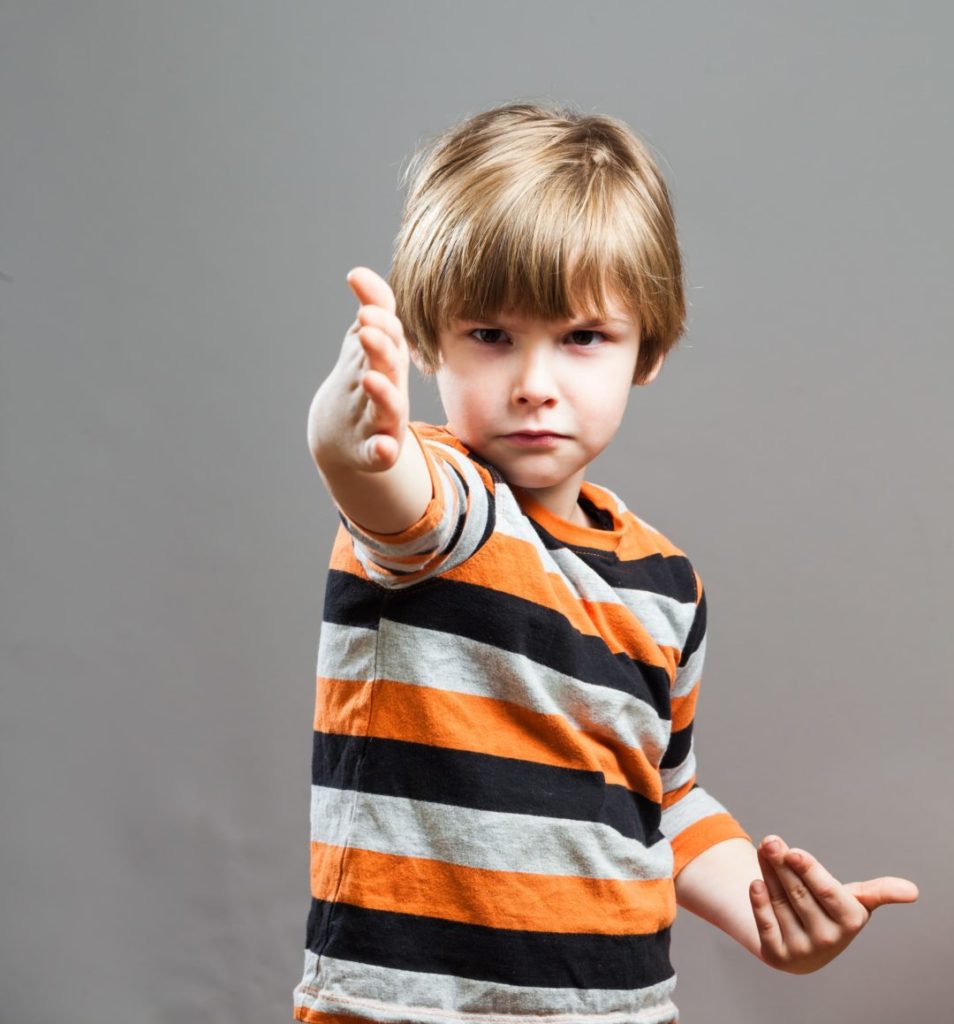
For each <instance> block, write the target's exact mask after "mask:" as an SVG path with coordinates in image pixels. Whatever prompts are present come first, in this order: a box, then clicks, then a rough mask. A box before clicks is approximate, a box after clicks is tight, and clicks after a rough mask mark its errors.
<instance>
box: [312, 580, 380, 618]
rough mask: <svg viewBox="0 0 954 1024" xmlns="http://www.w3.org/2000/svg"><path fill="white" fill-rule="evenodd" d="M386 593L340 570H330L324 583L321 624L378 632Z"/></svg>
mask: <svg viewBox="0 0 954 1024" xmlns="http://www.w3.org/2000/svg"><path fill="white" fill-rule="evenodd" d="M387 597H388V591H386V590H385V589H384V588H383V587H381V586H379V585H378V584H376V583H372V582H371V581H370V580H366V579H364V578H363V577H361V576H355V575H354V573H350V572H344V571H343V570H341V569H329V570H328V576H327V579H326V581H325V604H324V610H323V611H322V620H323V621H324V622H334V623H338V624H340V625H344V626H360V627H361V628H362V629H377V628H378V623H379V622H380V620H381V612H382V610H383V609H384V603H385V601H386V600H387Z"/></svg>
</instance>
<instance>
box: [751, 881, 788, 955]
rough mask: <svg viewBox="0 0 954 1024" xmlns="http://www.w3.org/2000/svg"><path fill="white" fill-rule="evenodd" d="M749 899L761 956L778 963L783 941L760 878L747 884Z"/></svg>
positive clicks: (766, 890) (783, 953) (764, 886)
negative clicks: (757, 933) (757, 932)
mask: <svg viewBox="0 0 954 1024" xmlns="http://www.w3.org/2000/svg"><path fill="white" fill-rule="evenodd" d="M749 901H750V902H751V904H752V913H753V914H754V916H755V926H756V928H758V931H759V941H760V942H761V944H762V956H763V958H764V959H765V960H766V961H767V962H769V963H778V962H780V961H781V960H783V959H784V957H785V942H784V940H783V938H782V930H781V928H779V924H778V918H777V917H776V916H775V910H774V908H773V907H772V899H771V897H770V896H769V890H768V886H767V885H766V884H765V882H764V881H762V880H761V879H756V880H755V881H754V882H752V883H751V885H749Z"/></svg>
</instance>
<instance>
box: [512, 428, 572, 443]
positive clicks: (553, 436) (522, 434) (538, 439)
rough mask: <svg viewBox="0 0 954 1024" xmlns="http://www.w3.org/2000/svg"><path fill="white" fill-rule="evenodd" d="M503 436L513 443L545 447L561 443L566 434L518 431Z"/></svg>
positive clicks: (549, 431)
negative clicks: (556, 442)
mask: <svg viewBox="0 0 954 1024" xmlns="http://www.w3.org/2000/svg"><path fill="white" fill-rule="evenodd" d="M503 436H504V439H505V440H507V441H513V442H514V443H515V444H528V445H544V444H552V443H553V442H554V441H559V440H560V439H561V438H564V437H566V434H558V433H557V432H556V431H555V430H517V431H514V432H513V433H512V434H504V435H503Z"/></svg>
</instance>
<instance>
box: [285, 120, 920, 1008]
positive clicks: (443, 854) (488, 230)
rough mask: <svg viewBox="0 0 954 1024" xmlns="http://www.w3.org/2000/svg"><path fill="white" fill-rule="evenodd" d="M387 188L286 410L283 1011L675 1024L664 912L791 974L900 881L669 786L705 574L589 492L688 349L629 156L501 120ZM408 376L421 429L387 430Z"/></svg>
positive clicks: (676, 766) (403, 413) (590, 137)
mask: <svg viewBox="0 0 954 1024" xmlns="http://www.w3.org/2000/svg"><path fill="white" fill-rule="evenodd" d="M409 177H410V178H411V185H410V189H409V191H408V195H407V200H406V204H405V210H404V217H403V222H402V228H401V232H400V234H399V236H398V239H397V243H396V246H395V253H394V260H393V265H392V270H391V274H390V285H389V284H388V283H387V282H385V281H384V280H383V279H382V278H381V277H379V276H378V275H377V274H375V273H374V272H373V271H371V270H369V269H367V268H363V267H359V268H356V269H354V270H352V271H351V272H350V273H349V274H348V283H349V285H350V286H351V288H352V290H353V291H354V293H355V295H356V297H357V299H358V301H359V303H360V308H359V310H358V316H357V319H356V321H355V322H354V323H353V324H352V325H351V328H350V329H349V330H348V332H347V334H346V336H345V339H344V343H343V345H342V348H341V354H340V357H339V359H338V362H337V364H336V365H335V367H334V369H333V370H332V372H331V374H330V375H329V376H328V378H327V379H326V380H325V381H324V382H323V384H322V385H321V387H320V388H319V389H318V392H317V394H316V395H315V398H314V401H313V402H312V406H311V409H310V412H309V419H308V444H309V449H310V451H311V453H312V456H313V458H314V460H315V463H316V465H317V467H318V470H319V472H320V474H321V477H322V479H323V481H324V483H325V485H326V486H327V488H328V491H329V492H330V494H331V497H332V499H333V500H334V502H335V505H336V508H337V510H338V513H339V516H340V520H341V525H340V527H339V530H338V535H337V539H336V542H335V545H334V549H333V552H332V556H331V566H330V570H329V574H328V581H327V590H326V597H325V606H324V616H323V621H322V630H321V640H320V644H319V650H318V666H317V704H316V712H315V722H314V728H315V734H314V757H313V765H312V775H313V778H312V782H313V787H312V805H311V820H312V831H311V840H312V842H311V892H312V903H311V911H310V914H309V918H308V927H307V940H306V944H307V948H306V951H305V973H304V977H303V978H302V980H301V982H300V984H299V985H298V986H297V988H296V989H295V993H294V1017H295V1019H296V1020H300V1021H314V1022H322V1021H331V1020H338V1019H339V1018H341V1019H344V1020H346V1021H350V1020H353V1019H357V1020H360V1019H361V1018H365V1019H368V1020H374V1021H382V1022H383V1021H388V1022H390V1021H439V1022H453V1024H460V1022H464V1021H474V1022H480V1024H485V1022H486V1024H489V1022H491V1021H493V1022H494V1024H498V1022H501V1021H506V1022H513V1024H521V1022H531V1021H532V1022H541V1024H542V1022H543V1021H546V1022H548V1024H552V1022H561V1024H569V1022H580V1021H583V1020H586V1021H598V1020H603V1019H605V1020H606V1021H613V1022H614V1024H615V1022H620V1024H629V1022H637V1021H638V1022H640V1024H663V1022H671V1021H675V1020H676V1019H677V1010H676V1006H675V1004H674V1003H673V1001H672V995H673V989H674V985H675V974H674V972H673V969H672V967H671V965H670V963H669V958H668V949H669V929H670V926H671V924H672V921H673V918H674V916H675V912H676V904H677V903H678V904H679V905H680V906H682V907H685V908H687V909H688V910H691V911H692V912H694V913H696V914H699V915H701V916H702V917H704V918H706V919H707V920H709V921H711V922H712V923H713V924H715V925H716V926H718V927H719V928H721V929H723V930H724V931H725V932H727V933H728V934H729V935H731V936H732V937H733V938H735V939H736V940H738V941H739V942H740V943H741V944H742V945H743V946H745V947H746V948H747V949H748V950H749V951H751V952H752V953H753V954H754V955H755V956H757V957H759V958H760V959H761V960H763V961H764V962H765V963H767V964H769V965H771V966H772V967H776V968H778V969H780V970H783V971H789V972H792V973H806V972H809V971H814V970H817V969H818V968H819V967H821V966H823V965H824V964H825V963H827V962H828V961H829V960H831V959H832V958H834V957H835V956H837V954H838V953H840V952H841V950H843V949H844V948H845V947H846V946H847V945H848V943H849V942H850V941H851V940H852V939H853V937H854V936H855V935H856V934H857V933H858V932H859V931H860V929H861V928H862V927H863V926H864V925H865V923H866V922H867V920H868V918H869V916H870V914H871V912H872V911H873V910H874V909H875V908H876V907H878V906H880V905H881V904H884V903H890V902H910V901H911V900H914V899H916V898H917V889H916V888H915V886H914V885H913V883H911V882H908V881H906V880H904V879H895V878H880V879H875V880H872V881H868V882H856V883H850V884H841V883H839V882H838V881H836V880H835V879H834V878H833V877H832V876H831V875H830V874H829V873H828V871H827V870H826V869H825V868H824V867H823V866H822V865H821V864H820V863H819V862H818V861H817V860H816V859H815V858H814V857H812V856H811V855H810V854H808V853H807V852H805V851H802V850H796V849H790V848H788V847H787V845H786V844H785V843H784V842H783V841H782V840H781V839H780V838H778V837H771V836H769V837H767V838H766V839H764V840H763V841H762V843H761V844H760V846H759V848H758V850H756V849H755V848H754V847H753V846H752V844H751V843H750V841H749V837H748V836H747V834H746V833H745V832H744V831H743V829H742V828H741V827H740V825H739V824H738V823H737V822H736V821H735V819H734V818H733V817H732V816H731V815H730V814H729V813H728V811H726V809H725V808H724V807H723V806H722V805H721V804H720V803H718V802H717V801H716V800H715V799H714V798H713V797H712V796H711V795H709V794H708V793H707V792H706V791H705V790H704V789H703V788H702V787H701V786H699V785H698V784H697V782H696V762H695V756H694V752H693V740H692V734H693V718H694V709H695V706H696V699H697V696H698V690H699V681H700V678H701V675H702V665H703V658H704V654H705V646H706V598H705V593H704V591H703V589H702V583H701V581H700V579H699V576H698V574H697V573H696V572H695V570H694V569H693V567H692V565H691V564H690V562H689V560H688V559H687V558H686V556H685V554H684V553H683V552H682V551H681V550H680V549H679V548H677V547H676V546H675V545H674V544H672V543H671V542H670V541H669V540H667V539H666V537H665V536H663V534H661V533H660V532H659V531H657V530H656V529H654V528H653V527H652V526H650V525H649V524H648V523H646V522H644V521H643V520H642V519H640V518H639V517H638V516H636V515H635V514H634V513H633V512H631V511H630V510H629V509H628V508H627V507H626V505H625V504H624V503H623V502H622V500H621V499H620V498H619V497H618V496H617V495H616V494H614V493H613V492H612V491H610V490H608V489H607V488H605V487H600V486H597V485H596V484H594V483H592V482H590V481H588V480H586V479H585V473H586V468H587V466H588V464H589V463H590V462H591V461H592V459H594V458H595V457H596V456H597V455H598V454H599V453H600V452H601V451H602V450H603V449H604V448H605V447H606V446H607V445H608V444H609V442H610V441H611V439H612V438H613V435H614V434H615V433H616V431H617V429H618V428H619V425H620V422H621V421H622V418H623V414H624V412H625V409H626V403H627V400H628V398H629V393H630V389H631V386H632V385H633V384H641V385H645V384H648V383H650V382H651V381H652V380H653V379H654V377H655V376H656V375H657V374H658V372H659V369H660V367H661V366H662V363H663V360H664V358H665V356H666V353H667V352H668V351H669V349H670V348H671V347H672V346H673V345H674V344H675V343H676V341H677V340H678V338H679V336H680V335H681V333H682V331H683V326H684V319H685V302H684V296H683V285H682V269H681V260H680V254H679V248H678V245H677V241H676V234H675V226H674V221H673V214H672V208H671V205H670V200H669V195H668V192H667V189H666V186H665V184H664V182H663V180H662V177H661V176H660V174H659V171H658V169H657V167H656V165H655V163H654V161H653V160H652V158H651V156H650V154H649V152H648V151H647V149H646V147H645V146H644V145H642V144H641V143H640V141H639V140H638V139H636V138H635V137H634V136H633V134H632V132H631V131H630V130H629V128H628V127H627V126H626V125H625V124H623V123H622V122H620V121H617V120H615V119H612V118H608V117H603V116H590V115H581V114H578V113H576V112H573V111H571V110H567V109H559V108H545V107H541V106H537V105H533V104H510V105H506V106H502V107H498V108H495V109H493V110H490V111H487V112H485V113H482V114H479V115H477V116H475V117H472V118H470V119H468V120H467V121H465V122H463V123H462V124H460V125H457V126H454V127H452V128H451V129H449V130H447V131H446V132H444V133H442V134H441V135H440V136H438V137H437V138H436V139H434V140H432V142H431V143H430V144H428V145H427V146H426V147H425V148H424V149H423V150H421V151H420V152H419V153H418V154H417V157H416V159H415V160H414V162H413V163H412V165H411V167H410V168H409ZM392 289H393V290H392ZM409 359H412V360H413V361H414V363H415V365H416V366H417V367H418V369H419V370H420V371H421V372H422V373H425V374H428V375H433V376H434V377H435V378H436V382H437V386H438V389H439V392H440V397H441V401H442V403H443V406H444V410H445V413H446V416H447V422H446V424H444V425H443V426H439V427H438V426H433V425H430V424H427V423H423V422H420V421H415V422H408V419H409V403H408V386H407V382H408V369H409Z"/></svg>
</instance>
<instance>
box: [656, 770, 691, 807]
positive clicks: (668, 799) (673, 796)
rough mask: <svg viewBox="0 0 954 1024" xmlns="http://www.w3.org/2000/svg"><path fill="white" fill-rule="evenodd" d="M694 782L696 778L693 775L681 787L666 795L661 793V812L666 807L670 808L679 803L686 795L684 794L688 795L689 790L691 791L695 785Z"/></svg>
mask: <svg viewBox="0 0 954 1024" xmlns="http://www.w3.org/2000/svg"><path fill="white" fill-rule="evenodd" d="M695 782H696V777H695V775H693V776H692V778H691V779H690V780H689V781H688V782H686V783H684V784H683V785H681V786H680V787H679V788H678V789H671V790H669V792H668V793H663V798H662V806H663V810H665V809H666V808H667V807H672V805H673V804H674V803H677V802H678V801H680V800H681V799H682V798H683V797H684V796H685V795H686V793H688V792H689V790H690V789H692V787H693V786H694V785H695Z"/></svg>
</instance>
